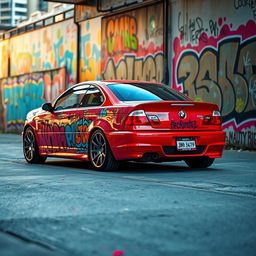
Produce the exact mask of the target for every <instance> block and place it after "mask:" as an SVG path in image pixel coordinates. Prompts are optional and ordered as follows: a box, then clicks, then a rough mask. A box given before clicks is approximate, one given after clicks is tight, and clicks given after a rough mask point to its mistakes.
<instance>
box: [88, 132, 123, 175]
mask: <svg viewBox="0 0 256 256" xmlns="http://www.w3.org/2000/svg"><path fill="white" fill-rule="evenodd" d="M89 159H90V162H91V165H92V166H93V168H94V169H95V170H97V171H114V170H117V169H118V167H119V162H118V161H117V160H116V159H115V158H114V156H113V154H112V151H111V148H110V146H109V144H108V141H107V139H106V137H105V135H104V134H103V132H102V131H101V130H95V131H94V132H93V134H92V136H91V137H90V140H89Z"/></svg>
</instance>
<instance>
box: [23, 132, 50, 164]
mask: <svg viewBox="0 0 256 256" xmlns="http://www.w3.org/2000/svg"><path fill="white" fill-rule="evenodd" d="M23 154H24V157H25V159H26V161H27V162H28V163H30V164H41V163H44V162H45V160H46V158H47V157H45V156H40V155H39V149H38V145H37V141H36V137H35V134H34V132H33V129H32V128H31V127H28V128H27V129H26V130H25V131H24V134H23Z"/></svg>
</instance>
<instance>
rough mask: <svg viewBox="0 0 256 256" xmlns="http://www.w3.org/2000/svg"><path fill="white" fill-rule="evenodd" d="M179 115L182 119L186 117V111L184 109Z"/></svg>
mask: <svg viewBox="0 0 256 256" xmlns="http://www.w3.org/2000/svg"><path fill="white" fill-rule="evenodd" d="M179 117H180V118H182V119H184V118H185V117H186V113H185V112H184V111H183V110H181V111H180V112H179Z"/></svg>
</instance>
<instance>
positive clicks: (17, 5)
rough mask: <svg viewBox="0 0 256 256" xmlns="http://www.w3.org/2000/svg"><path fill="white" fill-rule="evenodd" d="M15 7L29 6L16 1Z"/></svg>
mask: <svg viewBox="0 0 256 256" xmlns="http://www.w3.org/2000/svg"><path fill="white" fill-rule="evenodd" d="M15 7H17V8H27V5H26V4H19V3H15Z"/></svg>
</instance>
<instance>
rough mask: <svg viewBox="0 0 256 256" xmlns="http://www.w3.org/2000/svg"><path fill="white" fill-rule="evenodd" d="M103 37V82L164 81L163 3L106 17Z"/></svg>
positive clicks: (103, 23) (103, 24) (102, 32)
mask: <svg viewBox="0 0 256 256" xmlns="http://www.w3.org/2000/svg"><path fill="white" fill-rule="evenodd" d="M156 10H157V12H156ZM101 35H102V49H101V71H102V77H103V79H127V80H147V81H157V82H161V81H162V80H163V73H164V72H163V69H164V68H163V5H162V4H157V5H153V6H150V7H146V8H142V9H137V10H134V11H131V12H126V13H124V14H121V15H117V16H111V17H108V18H103V19H102V31H101Z"/></svg>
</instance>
